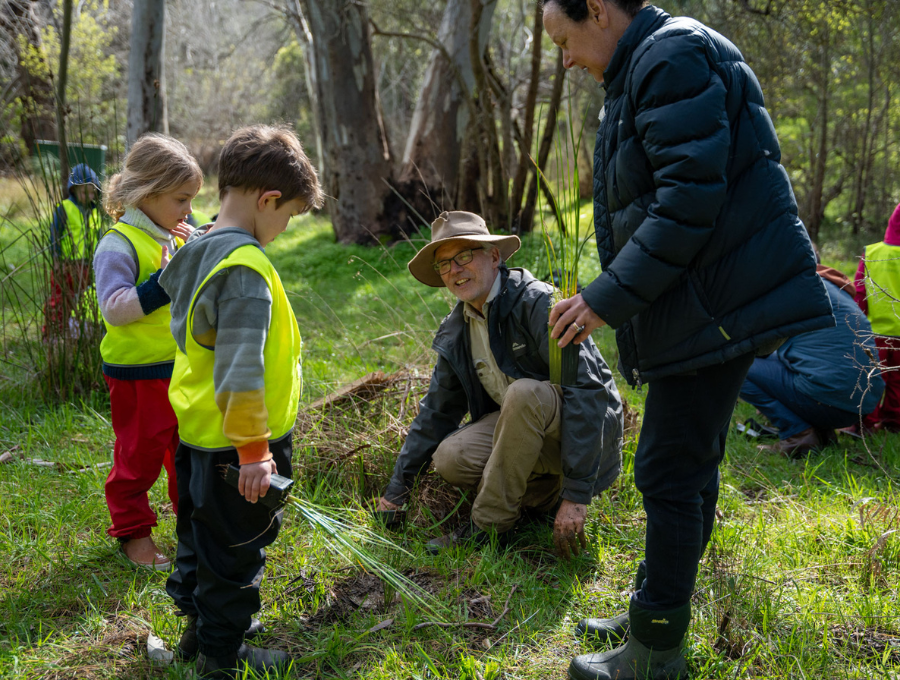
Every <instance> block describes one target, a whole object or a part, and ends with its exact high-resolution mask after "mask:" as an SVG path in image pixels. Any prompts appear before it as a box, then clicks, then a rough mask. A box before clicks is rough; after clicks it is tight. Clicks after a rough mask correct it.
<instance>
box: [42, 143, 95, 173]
mask: <svg viewBox="0 0 900 680" xmlns="http://www.w3.org/2000/svg"><path fill="white" fill-rule="evenodd" d="M35 146H36V147H37V152H38V153H39V154H42V155H44V156H50V157H52V158H55V159H56V160H57V161H58V160H59V142H52V141H50V140H46V139H38V140H37V141H35ZM66 146H67V147H68V149H69V167H73V166H75V165H78V164H79V163H87V166H88V167H89V168H90V169H91V170H93V171H94V172H96V173H97V175H99V176H100V177H103V176H104V175H106V146H105V145H103V144H67V145H66Z"/></svg>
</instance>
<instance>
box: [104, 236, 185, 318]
mask: <svg viewBox="0 0 900 680" xmlns="http://www.w3.org/2000/svg"><path fill="white" fill-rule="evenodd" d="M159 274H160V272H154V273H153V274H151V275H150V278H149V279H148V280H147V281H144V283H142V284H141V285H139V286H136V285H135V283H136V281H137V276H138V265H137V262H136V261H135V259H134V251H133V250H132V249H131V245H130V244H129V243H128V242H127V241H126V240H125V239H123V238H122V237H121V236H119V235H118V234H116V233H115V232H111V233H109V234H107V235H106V236H104V237H103V238H102V239H100V243H99V244H98V245H97V250H96V252H95V253H94V279H95V280H96V282H97V301H98V302H99V303H100V313H101V314H103V318H104V319H106V321H107V323H109V324H110V325H111V326H124V325H126V324H129V323H132V322H134V321H137V320H138V319H140V318H143V317H145V316H147V315H148V314H150V313H151V312H154V311H156V310H157V309H159V308H160V307H162V306H164V305H167V304H169V296H168V294H167V293H166V292H165V291H164V290H163V289H162V288H161V287H160V285H159V281H158V279H159Z"/></svg>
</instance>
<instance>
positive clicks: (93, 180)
mask: <svg viewBox="0 0 900 680" xmlns="http://www.w3.org/2000/svg"><path fill="white" fill-rule="evenodd" d="M82 184H93V185H94V186H95V187H96V188H97V191H100V178H99V177H97V173H96V172H94V171H93V170H91V169H90V167H88V165H87V164H85V163H79V164H78V165H76V166H75V167H74V168H72V172H70V173H69V182H68V185H67V187H66V189H67V191H68V192H69V194H71V193H72V187H77V186H81V185H82Z"/></svg>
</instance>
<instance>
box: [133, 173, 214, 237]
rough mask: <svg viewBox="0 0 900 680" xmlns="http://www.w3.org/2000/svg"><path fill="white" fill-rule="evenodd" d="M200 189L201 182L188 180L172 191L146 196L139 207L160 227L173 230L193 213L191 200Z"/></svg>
mask: <svg viewBox="0 0 900 680" xmlns="http://www.w3.org/2000/svg"><path fill="white" fill-rule="evenodd" d="M198 191H200V184H199V183H198V182H194V181H188V182H185V183H184V184H182V185H181V186H179V187H175V189H173V190H172V191H167V192H166V193H164V194H160V195H159V196H151V197H150V198H145V199H144V200H143V201H141V203H140V205H138V206H137V207H138V208H139V209H140V210H141V212H143V213H144V214H145V215H146V216H147V217H149V218H150V219H151V220H153V221H154V222H155V223H156V224H158V225H159V226H160V227H162V228H163V229H165V230H167V231H172V230H173V229H174V228H175V227H177V226H178V225H179V224H180V223H181V222H183V221H184V220H185V219H186V218H187V216H188V215H190V214H191V201H192V200H193V198H194V196H196V195H197V192H198Z"/></svg>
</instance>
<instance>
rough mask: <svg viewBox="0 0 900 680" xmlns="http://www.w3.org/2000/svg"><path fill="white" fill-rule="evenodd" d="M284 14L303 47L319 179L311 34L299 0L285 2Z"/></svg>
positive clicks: (321, 159) (320, 153) (319, 147)
mask: <svg viewBox="0 0 900 680" xmlns="http://www.w3.org/2000/svg"><path fill="white" fill-rule="evenodd" d="M285 14H286V15H287V18H288V21H289V23H290V24H291V28H293V29H294V34H295V35H296V36H297V40H299V41H300V44H301V45H302V46H303V79H304V80H305V81H306V91H307V93H309V103H310V106H311V108H312V125H313V137H315V143H316V169H317V170H318V171H319V176H320V177H321V176H323V173H324V172H325V163H324V157H323V150H322V128H321V125H320V123H319V98H318V94H317V93H318V88H317V87H316V75H315V64H314V63H313V59H314V57H313V37H312V32H311V31H310V30H309V24H308V23H307V21H306V17H304V16H303V9H302V8H301V7H300V0H286V2H285Z"/></svg>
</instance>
